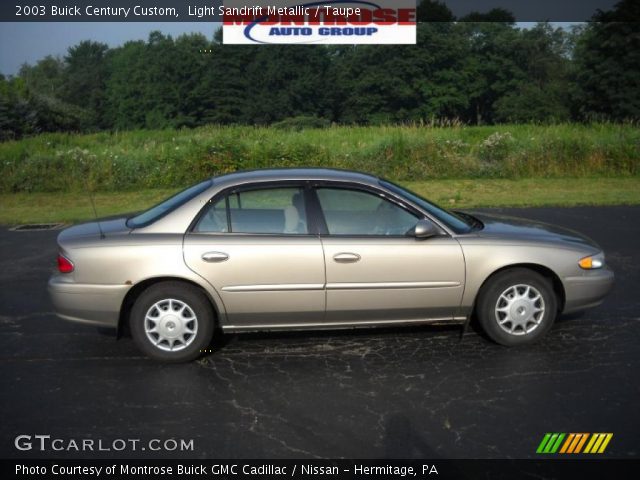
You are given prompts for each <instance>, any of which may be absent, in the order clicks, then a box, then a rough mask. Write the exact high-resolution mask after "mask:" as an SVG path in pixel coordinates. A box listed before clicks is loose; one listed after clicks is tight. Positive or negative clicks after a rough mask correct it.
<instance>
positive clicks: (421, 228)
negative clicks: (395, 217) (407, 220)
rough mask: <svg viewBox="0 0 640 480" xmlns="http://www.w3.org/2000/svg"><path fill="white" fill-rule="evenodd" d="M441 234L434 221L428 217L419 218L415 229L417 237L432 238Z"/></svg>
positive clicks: (414, 233)
mask: <svg viewBox="0 0 640 480" xmlns="http://www.w3.org/2000/svg"><path fill="white" fill-rule="evenodd" d="M438 235H440V230H439V229H438V227H436V226H435V225H434V224H433V223H432V222H430V221H429V220H426V219H424V218H423V219H422V220H419V221H418V223H417V224H416V226H415V227H414V229H413V236H414V237H416V238H430V237H436V236H438Z"/></svg>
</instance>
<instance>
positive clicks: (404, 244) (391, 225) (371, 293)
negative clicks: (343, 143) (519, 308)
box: [314, 184, 465, 323]
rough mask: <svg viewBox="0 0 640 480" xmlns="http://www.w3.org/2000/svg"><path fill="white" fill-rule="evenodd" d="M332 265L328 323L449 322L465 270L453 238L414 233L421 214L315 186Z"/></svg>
mask: <svg viewBox="0 0 640 480" xmlns="http://www.w3.org/2000/svg"><path fill="white" fill-rule="evenodd" d="M314 191H315V194H316V197H315V200H314V202H315V203H316V208H319V209H320V210H321V212H322V217H323V218H324V222H325V223H326V225H325V226H324V228H325V229H326V230H325V232H324V234H323V235H321V240H322V246H323V249H324V256H325V266H326V289H327V315H326V320H325V321H326V322H330V323H331V322H337V323H340V322H346V323H351V322H364V323H367V322H379V323H384V322H412V321H423V320H428V319H430V320H450V319H452V318H453V316H454V315H455V312H456V311H457V308H458V307H459V305H460V301H461V298H462V293H463V288H464V279H465V266H464V258H463V253H462V249H461V247H460V245H459V243H458V242H457V241H456V240H455V239H454V238H452V237H450V236H448V235H442V236H437V237H433V238H428V239H417V238H415V237H413V236H411V235H410V234H409V232H410V231H411V230H412V229H413V227H415V225H416V223H417V222H418V220H419V219H420V218H421V215H418V214H417V211H411V210H409V209H408V208H407V205H400V204H399V203H398V202H397V201H393V200H392V197H391V196H389V195H385V193H384V192H382V191H376V190H373V191H372V190H370V189H360V188H356V187H354V186H350V187H345V186H340V185H331V184H329V185H316V186H315V188H314Z"/></svg>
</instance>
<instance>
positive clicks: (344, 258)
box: [333, 253, 360, 263]
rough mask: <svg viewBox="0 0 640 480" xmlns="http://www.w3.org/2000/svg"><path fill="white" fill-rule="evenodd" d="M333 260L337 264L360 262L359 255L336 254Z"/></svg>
mask: <svg viewBox="0 0 640 480" xmlns="http://www.w3.org/2000/svg"><path fill="white" fill-rule="evenodd" d="M333 260H334V261H335V262H337V263H355V262H359V261H360V255H358V254H357V253H336V254H335V255H334V256H333Z"/></svg>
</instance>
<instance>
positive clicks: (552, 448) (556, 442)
mask: <svg viewBox="0 0 640 480" xmlns="http://www.w3.org/2000/svg"><path fill="white" fill-rule="evenodd" d="M564 437H565V434H564V433H546V434H545V435H544V437H543V438H542V441H541V442H540V445H538V449H537V450H536V453H556V452H557V451H558V448H559V447H560V444H561V443H562V440H563V439H564Z"/></svg>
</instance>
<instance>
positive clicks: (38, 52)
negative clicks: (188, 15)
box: [0, 22, 216, 75]
mask: <svg viewBox="0 0 640 480" xmlns="http://www.w3.org/2000/svg"><path fill="white" fill-rule="evenodd" d="M215 29H216V24H213V23H207V22H195V23H186V22H184V23H183V22H166V23H158V22H150V23H138V22H121V23H113V22H104V23H92V22H91V23H90V22H86V23H79V22H69V23H67V22H60V23H57V22H56V23H54V22H51V23H35V22H33V23H0V73H3V74H4V75H15V74H16V73H18V70H19V69H20V65H22V64H23V63H25V62H26V63H30V64H33V63H35V62H37V61H38V60H40V59H41V58H43V57H45V56H47V55H61V56H63V55H64V54H65V53H66V51H67V49H68V48H69V47H71V46H73V45H76V44H77V43H79V42H81V41H82V40H88V39H91V40H93V41H96V42H103V43H106V44H107V45H109V46H111V47H115V46H118V45H122V44H123V43H125V42H127V41H129V40H146V39H147V37H148V36H149V32H152V31H153V30H160V31H161V32H163V33H165V34H170V35H172V36H174V37H175V36H178V35H181V34H183V33H190V32H200V33H203V34H204V35H205V36H206V37H207V38H213V32H214V31H215Z"/></svg>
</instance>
